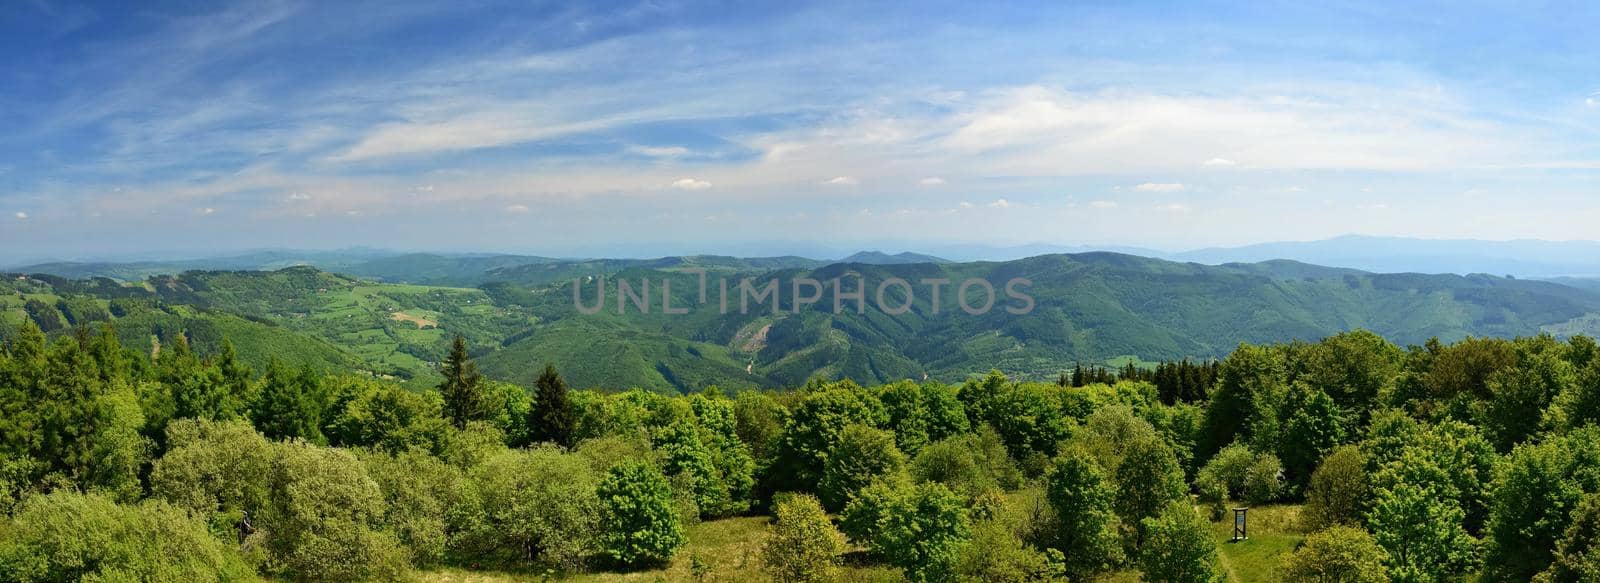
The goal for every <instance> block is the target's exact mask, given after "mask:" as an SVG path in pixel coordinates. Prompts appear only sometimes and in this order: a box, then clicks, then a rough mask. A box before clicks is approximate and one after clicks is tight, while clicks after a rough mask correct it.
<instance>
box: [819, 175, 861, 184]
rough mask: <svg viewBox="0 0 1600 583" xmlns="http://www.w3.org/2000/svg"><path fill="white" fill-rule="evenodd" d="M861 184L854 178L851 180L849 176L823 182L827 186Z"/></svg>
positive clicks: (836, 177)
mask: <svg viewBox="0 0 1600 583" xmlns="http://www.w3.org/2000/svg"><path fill="white" fill-rule="evenodd" d="M859 182H860V181H858V180H856V179H854V178H851V177H849V176H835V177H833V178H829V179H827V180H824V181H823V182H822V184H824V185H827V186H852V185H855V184H857V183H859Z"/></svg>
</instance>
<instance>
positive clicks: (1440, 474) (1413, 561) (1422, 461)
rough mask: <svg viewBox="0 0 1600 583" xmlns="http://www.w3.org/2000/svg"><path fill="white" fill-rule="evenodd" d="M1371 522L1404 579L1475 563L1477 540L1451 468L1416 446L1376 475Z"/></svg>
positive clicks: (1450, 572)
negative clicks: (1453, 479) (1455, 484)
mask: <svg viewBox="0 0 1600 583" xmlns="http://www.w3.org/2000/svg"><path fill="white" fill-rule="evenodd" d="M1372 481H1373V489H1372V494H1373V502H1372V509H1371V511H1370V512H1369V513H1368V517H1367V523H1368V525H1369V526H1370V527H1371V528H1372V531H1373V533H1374V536H1375V538H1376V539H1377V541H1378V544H1379V545H1380V546H1382V547H1383V548H1384V550H1386V551H1388V553H1389V567H1390V574H1391V576H1393V577H1394V578H1395V579H1398V580H1401V581H1437V580H1440V579H1444V578H1448V577H1451V576H1454V575H1458V574H1460V573H1464V572H1466V571H1468V570H1469V569H1471V568H1473V567H1475V566H1476V563H1477V560H1478V546H1479V545H1478V541H1477V540H1476V539H1474V538H1472V536H1471V535H1470V534H1468V533H1467V530H1466V528H1465V526H1464V523H1465V521H1466V513H1465V512H1464V511H1463V510H1462V509H1461V505H1460V504H1459V502H1457V499H1458V498H1459V493H1458V492H1456V490H1455V486H1454V484H1453V483H1452V482H1451V480H1450V476H1449V475H1448V474H1447V473H1446V471H1445V470H1444V469H1443V468H1442V467H1440V465H1439V464H1437V463H1435V461H1434V460H1432V459H1430V458H1429V457H1428V456H1427V455H1426V454H1425V453H1424V452H1423V451H1421V450H1419V449H1417V448H1408V449H1406V450H1405V451H1404V453H1402V454H1401V456H1400V459H1398V460H1395V461H1393V462H1390V463H1388V464H1387V465H1385V466H1384V467H1383V469H1381V470H1380V471H1379V472H1378V473H1377V474H1376V475H1374V476H1373V479H1372Z"/></svg>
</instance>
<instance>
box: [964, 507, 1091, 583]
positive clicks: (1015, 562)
mask: <svg viewBox="0 0 1600 583" xmlns="http://www.w3.org/2000/svg"><path fill="white" fill-rule="evenodd" d="M1062 575H1064V573H1062V572H1061V571H1060V569H1059V568H1058V565H1054V564H1052V563H1051V561H1050V559H1049V558H1048V557H1047V556H1046V554H1045V553H1043V552H1040V551H1039V550H1037V549H1034V548H1032V547H1029V546H1028V545H1026V544H1024V543H1023V542H1022V539H1021V538H1019V537H1018V536H1017V533H1016V532H1014V531H1012V529H1011V528H1010V526H1009V525H1007V524H1006V523H1004V522H1001V521H998V520H984V521H980V522H978V523H977V524H974V525H973V526H972V540H971V541H970V542H968V543H967V545H966V546H965V547H963V548H962V549H961V558H960V561H959V562H957V563H956V576H957V579H958V580H961V581H974V582H978V581H981V582H984V583H991V582H992V583H1034V582H1041V583H1042V582H1045V581H1055V580H1059V579H1061V578H1062Z"/></svg>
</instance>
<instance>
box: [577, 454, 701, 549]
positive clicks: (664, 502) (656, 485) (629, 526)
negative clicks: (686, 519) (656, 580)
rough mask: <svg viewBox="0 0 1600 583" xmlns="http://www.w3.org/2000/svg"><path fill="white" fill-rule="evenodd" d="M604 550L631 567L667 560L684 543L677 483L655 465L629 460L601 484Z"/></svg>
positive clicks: (601, 519)
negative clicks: (674, 495)
mask: <svg viewBox="0 0 1600 583" xmlns="http://www.w3.org/2000/svg"><path fill="white" fill-rule="evenodd" d="M598 494H599V498H600V525H599V530H600V548H601V550H602V551H603V552H605V553H606V554H607V555H608V556H610V557H611V558H612V559H613V560H615V561H617V562H618V563H620V564H623V565H627V566H638V565H643V564H649V563H661V562H664V561H666V560H667V559H670V558H672V554H673V553H674V552H677V550H678V547H681V546H683V543H684V538H683V527H682V526H681V525H680V524H679V523H678V517H677V514H676V513H675V511H674V510H673V504H672V487H671V485H669V484H668V483H667V479H666V477H665V476H663V475H662V474H661V471H660V470H658V469H656V468H655V467H654V466H651V465H648V464H644V463H640V462H627V463H624V464H622V465H619V466H617V467H614V468H611V471H610V473H609V475H607V476H606V479H605V480H604V481H602V482H601V483H600V487H599V491H598Z"/></svg>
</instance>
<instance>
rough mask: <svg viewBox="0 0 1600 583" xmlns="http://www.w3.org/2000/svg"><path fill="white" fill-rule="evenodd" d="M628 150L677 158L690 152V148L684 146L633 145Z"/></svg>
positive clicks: (652, 155)
mask: <svg viewBox="0 0 1600 583" xmlns="http://www.w3.org/2000/svg"><path fill="white" fill-rule="evenodd" d="M628 151H629V152H633V153H635V154H638V155H640V156H649V157H651V158H677V157H679V156H686V155H688V154H689V149H688V148H685V147H683V146H631V147H629V148H628Z"/></svg>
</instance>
